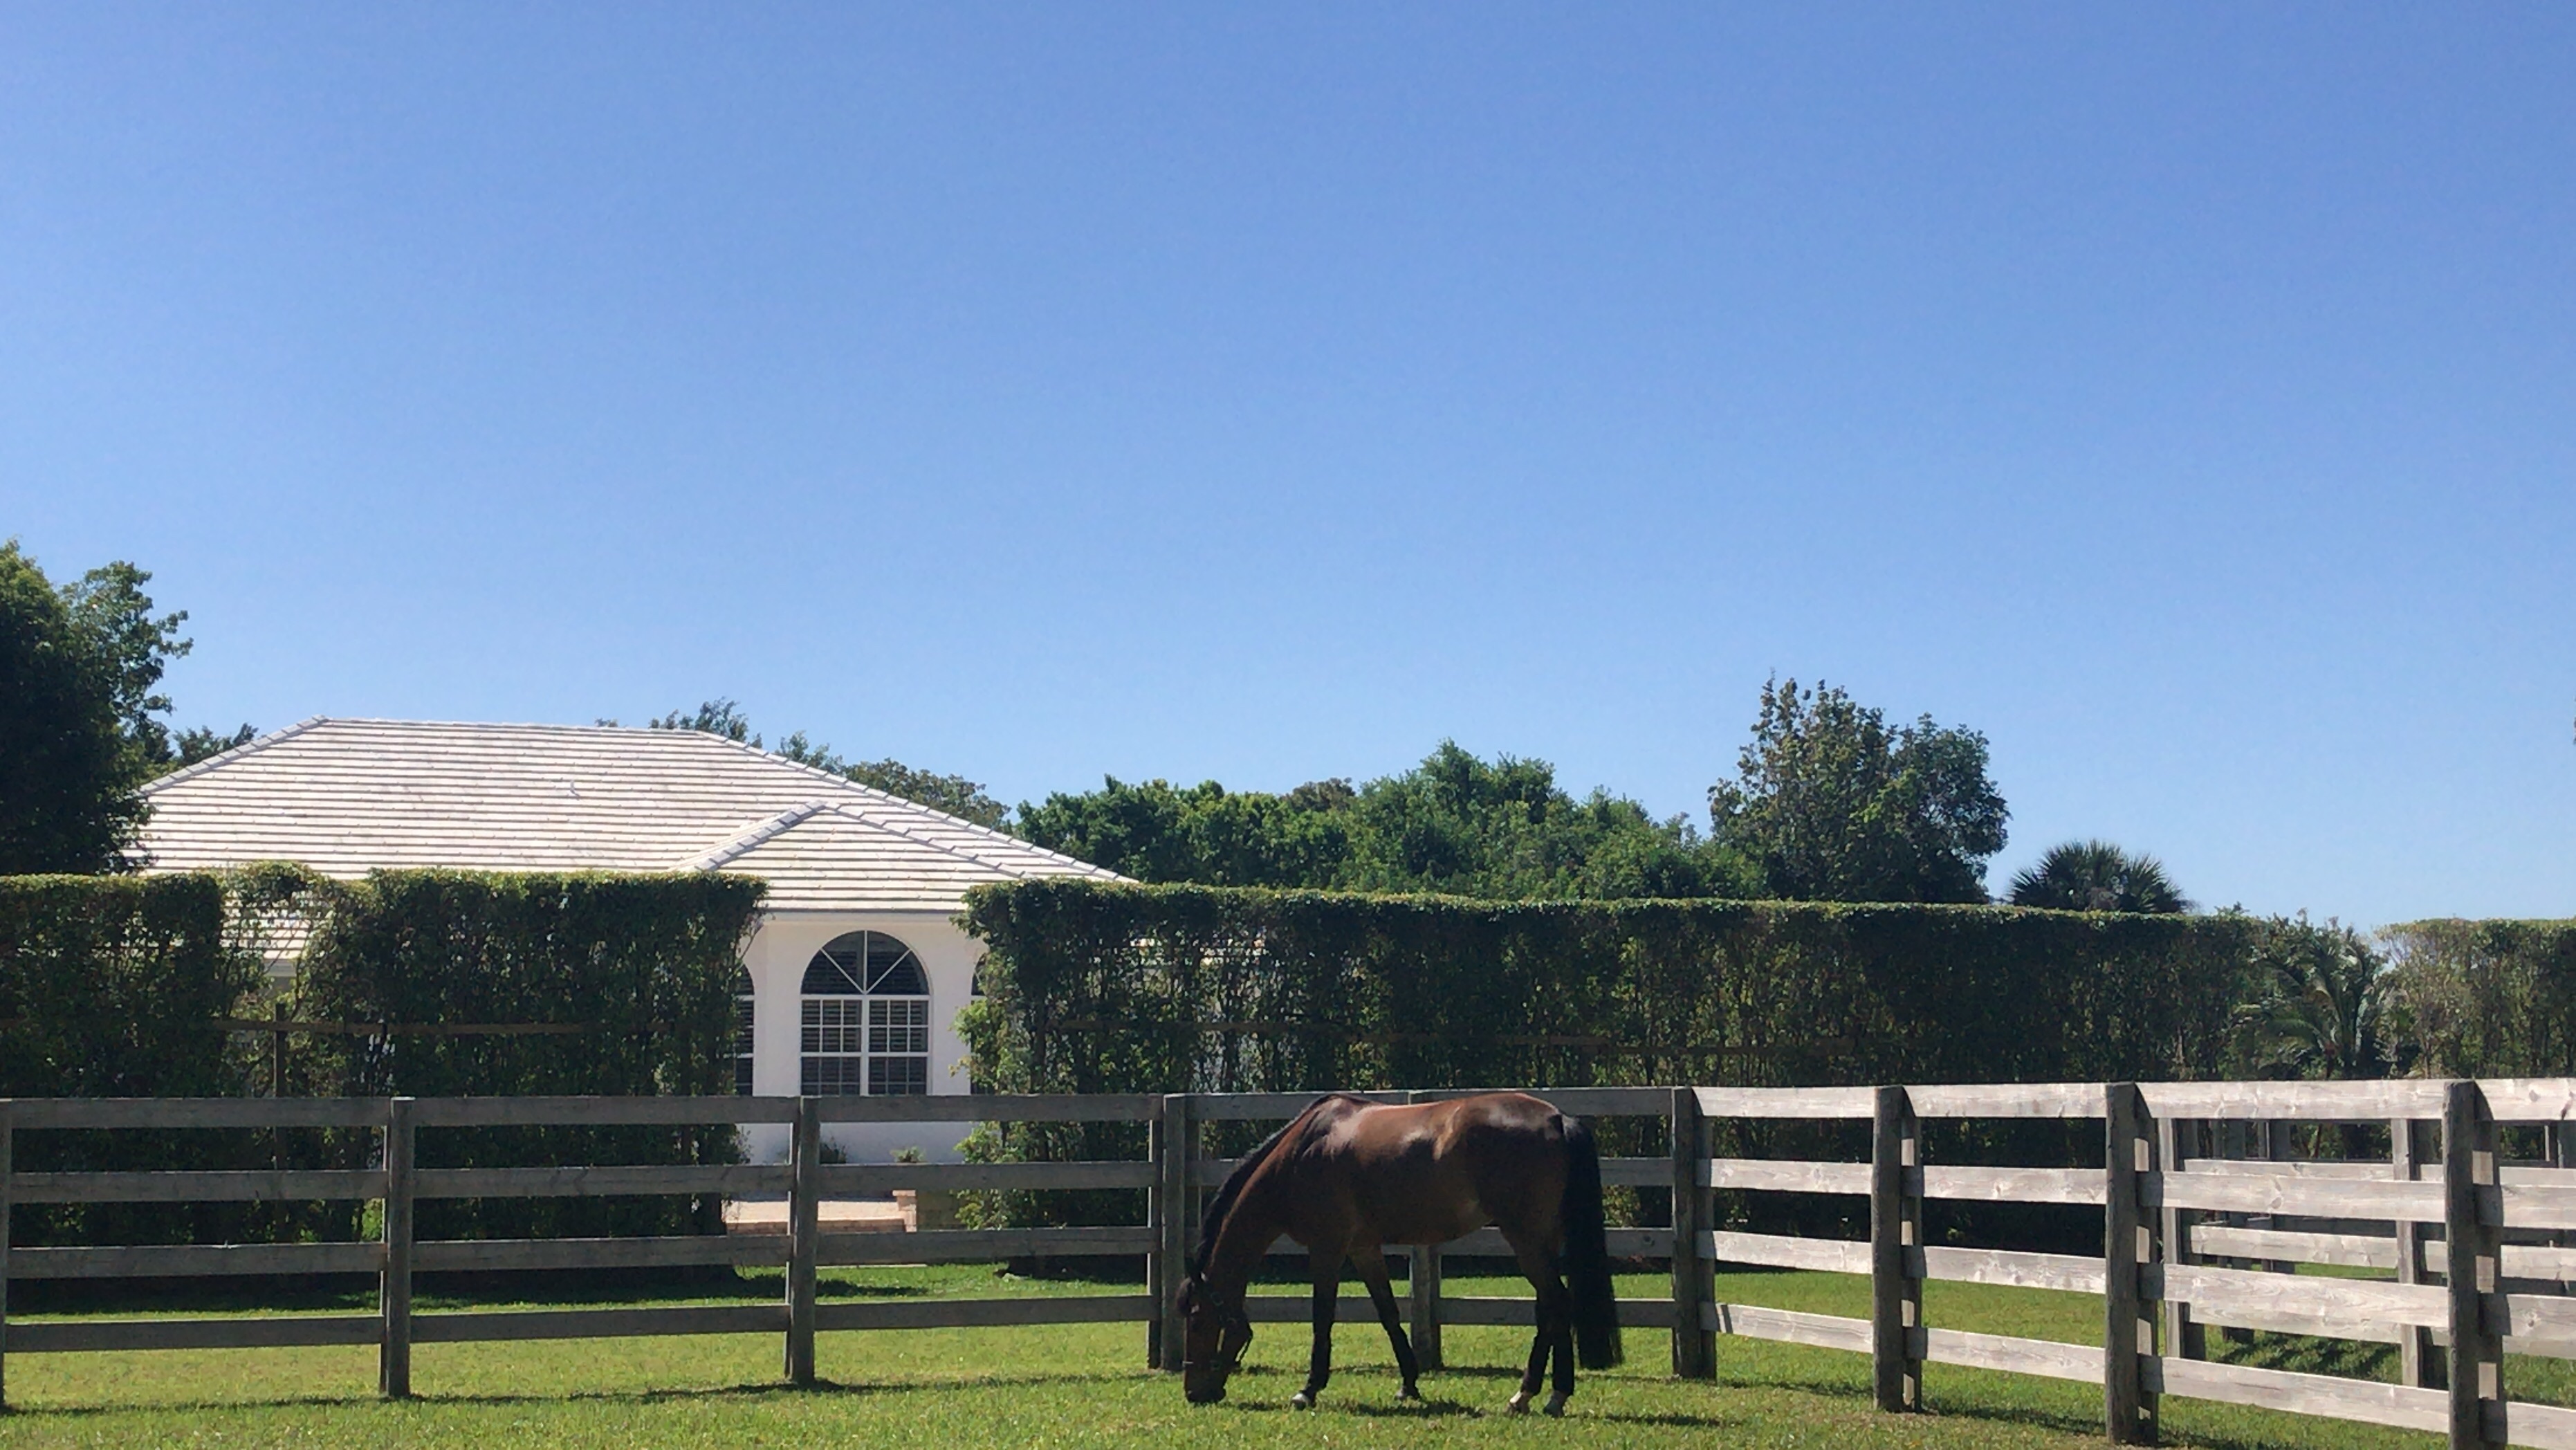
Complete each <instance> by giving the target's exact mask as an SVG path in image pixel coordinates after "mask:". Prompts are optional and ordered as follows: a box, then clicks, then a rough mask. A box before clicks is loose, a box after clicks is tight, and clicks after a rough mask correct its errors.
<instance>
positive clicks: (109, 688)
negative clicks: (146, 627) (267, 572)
mask: <svg viewBox="0 0 2576 1450" xmlns="http://www.w3.org/2000/svg"><path fill="white" fill-rule="evenodd" d="M75 587H77V586H75ZM68 593H70V591H57V590H56V589H55V588H54V587H53V586H52V584H51V583H50V582H49V581H47V580H46V578H45V576H44V573H43V571H41V570H39V569H38V568H37V567H36V563H35V561H34V560H32V559H30V558H28V557H27V556H26V555H25V554H23V553H21V552H19V549H18V545H17V542H16V541H15V540H11V541H10V542H8V543H6V544H0V874H10V875H15V874H24V873H33V872H45V871H105V870H112V869H114V868H115V867H116V866H117V865H118V863H119V861H120V860H121V852H122V851H123V849H124V847H125V845H126V843H127V842H129V841H130V840H132V839H133V836H134V831H135V828H136V827H137V826H138V825H140V824H141V822H142V819H143V802H142V799H141V797H139V796H138V795H136V793H135V787H136V786H137V785H138V784H140V777H139V775H138V772H137V771H136V770H135V765H134V761H135V757H134V751H133V746H132V744H131V743H130V742H129V740H128V739H127V736H126V728H127V726H128V725H129V723H130V722H129V721H128V720H127V718H126V716H125V715H124V714H123V713H122V712H121V711H120V709H119V705H120V700H121V694H120V692H121V691H122V690H125V689H126V688H127V687H128V686H129V685H130V683H131V681H130V680H129V679H127V678H125V677H124V676H122V675H120V673H119V672H118V670H117V669H116V668H115V667H114V664H113V662H112V661H111V659H110V658H109V656H108V655H107V653H106V652H105V651H103V650H102V649H101V648H100V646H99V642H98V641H97V640H96V639H95V638H94V637H93V635H92V633H91V631H90V629H89V628H88V627H86V624H85V622H87V621H94V620H95V618H96V617H97V613H98V606H97V601H96V600H95V599H94V598H93V599H90V600H88V601H86V602H85V603H84V606H83V608H82V609H81V610H80V611H77V612H76V611H75V609H74V608H73V605H72V603H71V602H70V601H69V600H68V599H67V598H66V597H65V596H66V595H67V594H68Z"/></svg>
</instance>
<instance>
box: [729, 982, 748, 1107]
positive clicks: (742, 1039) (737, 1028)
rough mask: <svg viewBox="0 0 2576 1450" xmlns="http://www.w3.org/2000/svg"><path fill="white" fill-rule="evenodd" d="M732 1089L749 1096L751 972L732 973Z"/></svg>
mask: <svg viewBox="0 0 2576 1450" xmlns="http://www.w3.org/2000/svg"><path fill="white" fill-rule="evenodd" d="M733 1090H734V1093H735V1095H736V1096H739V1097H746V1098H747V1097H750V1096H751V973H749V972H744V971H737V972H735V973H734V974H733Z"/></svg>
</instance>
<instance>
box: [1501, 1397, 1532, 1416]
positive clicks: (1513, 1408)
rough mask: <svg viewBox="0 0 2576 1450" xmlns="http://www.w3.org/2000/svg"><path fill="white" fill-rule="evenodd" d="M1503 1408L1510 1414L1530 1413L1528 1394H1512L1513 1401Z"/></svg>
mask: <svg viewBox="0 0 2576 1450" xmlns="http://www.w3.org/2000/svg"><path fill="white" fill-rule="evenodd" d="M1503 1409H1504V1411H1505V1412H1506V1413H1508V1414H1514V1415H1526V1414H1528V1413H1529V1396H1528V1395H1526V1394H1518V1395H1514V1396H1512V1402H1511V1403H1510V1404H1508V1405H1505V1406H1503Z"/></svg>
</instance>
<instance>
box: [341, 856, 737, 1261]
mask: <svg viewBox="0 0 2576 1450" xmlns="http://www.w3.org/2000/svg"><path fill="white" fill-rule="evenodd" d="M763 889H764V888H763V887H762V884H761V883H760V882H759V881H758V880H755V879H752V878H748V877H742V876H727V875H721V874H718V873H715V872H695V873H690V874H686V875H670V876H622V875H601V874H572V875H564V874H524V875H522V874H499V873H489V872H465V871H385V872H377V873H375V874H373V875H371V876H369V877H368V878H367V879H366V880H364V881H360V882H354V883H339V884H332V885H330V886H328V887H326V888H325V889H324V890H323V892H322V895H323V896H324V898H325V899H326V900H327V903H328V907H327V910H325V911H324V912H323V913H321V914H320V916H319V917H318V919H317V920H316V923H315V927H314V931H313V936H312V939H311V941H310V943H309V944H308V945H307V946H306V948H305V951H304V962H303V970H302V972H301V973H300V974H299V976H298V978H297V982H296V987H295V1002H296V1010H297V1015H299V1016H301V1017H304V1018H306V1019H308V1020H316V1021H352V1022H391V1023H477V1024H480V1023H555V1024H564V1025H570V1026H577V1027H580V1028H583V1029H585V1030H583V1031H580V1032H575V1033H563V1034H546V1035H527V1036H453V1037H443V1036H423V1035H412V1036H392V1037H361V1036H354V1035H348V1036H324V1037H320V1038H318V1039H316V1040H314V1041H313V1042H312V1044H311V1045H310V1046H309V1047H307V1048H306V1049H305V1050H304V1052H303V1053H302V1054H301V1055H300V1062H299V1064H298V1068H299V1076H301V1077H302V1079H303V1080H302V1081H300V1082H297V1083H295V1084H292V1085H291V1086H290V1091H297V1092H309V1093H312V1094H316V1095H330V1094H351V1095H365V1096H378V1095H385V1094H399V1095H404V1096H410V1097H449V1096H462V1095H467V1094H472V1095H477V1096H501V1095H518V1094H556V1093H561V1094H609V1095H689V1094H713V1095H720V1094H726V1093H730V1092H732V1091H733V1055H732V1054H733V1046H732V1044H733V1034H734V978H735V974H736V973H738V972H739V971H740V970H741V969H742V948H743V944H744V942H745V941H746V940H747V939H748V938H749V936H750V933H751V930H752V926H753V922H754V917H755V915H756V914H757V913H758V911H759V908H760V900H761V895H762V892H763ZM417 1155H418V1158H417V1161H418V1162H419V1163H420V1165H421V1166H422V1167H424V1168H471V1167H487V1166H488V1167H500V1166H519V1165H532V1164H550V1163H725V1162H732V1161H735V1160H736V1159H737V1157H738V1156H739V1149H738V1147H737V1145H736V1142H735V1137H734V1134H733V1133H732V1131H731V1130H729V1129H713V1128H660V1127H609V1128H575V1127H555V1128H476V1129H445V1130H424V1131H423V1132H422V1133H421V1135H420V1139H419V1142H418V1146H417ZM416 1212H417V1214H418V1225H419V1232H420V1233H421V1235H422V1236H423V1237H425V1238H505V1237H506V1238H516V1237H523V1236H533V1237H554V1236H561V1235H572V1234H667V1233H686V1232H690V1231H692V1230H695V1231H699V1232H709V1233H713V1232H721V1231H722V1228H723V1221H722V1205H721V1203H720V1202H719V1201H718V1200H717V1199H716V1198H714V1197H713V1196H708V1197H705V1198H702V1199H699V1200H697V1201H695V1202H694V1203H688V1204H684V1203H681V1202H678V1201H676V1200H672V1199H664V1198H626V1199H595V1198H541V1199H479V1200H453V1199H434V1200H424V1201H422V1203H421V1204H420V1205H419V1207H418V1209H417V1210H416Z"/></svg>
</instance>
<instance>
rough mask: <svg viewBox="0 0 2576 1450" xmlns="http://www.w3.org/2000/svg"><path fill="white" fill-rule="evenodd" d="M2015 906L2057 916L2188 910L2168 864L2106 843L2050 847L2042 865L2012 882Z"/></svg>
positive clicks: (2071, 843)
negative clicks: (2044, 910) (2060, 913)
mask: <svg viewBox="0 0 2576 1450" xmlns="http://www.w3.org/2000/svg"><path fill="white" fill-rule="evenodd" d="M2011 900H2012V904H2013V905H2015V906H2045V907H2053V908H2055V909H2057V910H2059V911H2143V912H2169V911H2189V910H2191V903H2190V902H2189V901H2186V900H2184V899H2183V894H2182V892H2181V890H2180V889H2179V888H2177V887H2176V886H2175V885H2174V884H2173V879H2172V878H2171V877H2169V876H2167V875H2166V874H2165V867H2164V863H2163V862H2161V861H2158V860H2157V859H2156V858H2155V857H2153V856H2132V855H2130V854H2129V853H2128V852H2126V851H2123V850H2121V849H2120V848H2119V847H2117V846H2115V845H2112V844H2111V843H2110V842H2108V841H2068V842H2066V843H2065V844H2063V845H2058V846H2051V847H2049V848H2048V854H2047V855H2045V856H2042V857H2040V858H2039V864H2038V865H2036V866H2030V867H2027V868H2025V869H2023V870H2022V871H2021V872H2019V873H2018V874H2016V875H2015V876H2014V877H2013V879H2012V895H2011Z"/></svg>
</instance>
